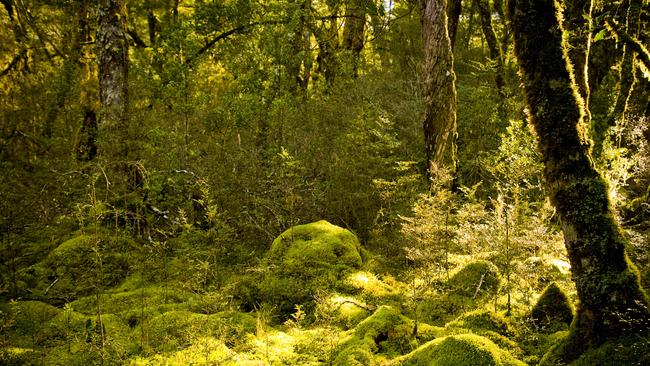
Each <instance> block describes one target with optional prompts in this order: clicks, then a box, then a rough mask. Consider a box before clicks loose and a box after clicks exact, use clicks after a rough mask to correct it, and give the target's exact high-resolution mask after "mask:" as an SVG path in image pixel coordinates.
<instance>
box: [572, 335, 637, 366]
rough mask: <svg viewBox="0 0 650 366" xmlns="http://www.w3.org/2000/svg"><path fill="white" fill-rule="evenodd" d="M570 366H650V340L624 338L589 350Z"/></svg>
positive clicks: (632, 337)
mask: <svg viewBox="0 0 650 366" xmlns="http://www.w3.org/2000/svg"><path fill="white" fill-rule="evenodd" d="M571 365H572V366H594V365H597V366H618V365H650V338H648V337H647V336H646V337H634V336H631V337H625V338H622V339H617V340H614V341H610V342H607V343H605V344H603V345H602V346H600V347H598V348H594V349H590V350H588V351H586V352H585V353H583V354H582V356H580V358H578V359H577V360H575V361H574V362H572V363H571Z"/></svg>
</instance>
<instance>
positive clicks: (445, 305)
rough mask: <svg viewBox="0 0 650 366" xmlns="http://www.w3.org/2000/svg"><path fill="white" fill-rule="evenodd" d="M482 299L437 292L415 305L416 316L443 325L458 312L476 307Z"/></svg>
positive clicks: (456, 315) (451, 319)
mask: <svg viewBox="0 0 650 366" xmlns="http://www.w3.org/2000/svg"><path fill="white" fill-rule="evenodd" d="M483 301H484V299H483V298H480V299H472V298H471V297H467V296H462V295H458V294H454V293H447V294H437V295H434V296H432V297H429V298H426V299H424V300H423V301H422V302H420V303H419V304H418V306H417V309H416V311H417V313H418V318H419V319H422V320H423V321H425V322H427V323H430V324H434V325H445V324H446V323H448V322H450V321H453V320H454V319H455V318H456V317H458V316H459V315H460V314H462V313H464V312H466V311H471V310H474V309H476V308H477V307H478V306H480V305H481V304H482V303H483Z"/></svg>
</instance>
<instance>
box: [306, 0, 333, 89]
mask: <svg viewBox="0 0 650 366" xmlns="http://www.w3.org/2000/svg"><path fill="white" fill-rule="evenodd" d="M338 11H339V9H338V7H337V6H333V7H332V8H331V9H330V13H331V15H332V18H331V19H330V20H329V21H327V20H323V22H322V24H321V25H320V26H315V25H314V26H313V27H312V29H311V30H312V32H313V34H314V37H315V38H316V43H318V56H316V71H317V72H318V73H319V74H321V75H322V76H323V77H324V78H325V84H326V85H328V86H331V85H332V84H333V83H334V79H335V77H336V73H337V70H338V62H337V59H336V50H337V49H338V47H339V36H338V24H337V21H336V18H337V14H338Z"/></svg>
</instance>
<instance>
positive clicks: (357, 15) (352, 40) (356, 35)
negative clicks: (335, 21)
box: [343, 0, 366, 78]
mask: <svg viewBox="0 0 650 366" xmlns="http://www.w3.org/2000/svg"><path fill="white" fill-rule="evenodd" d="M365 27H366V10H365V8H364V4H363V2H362V1H358V0H357V1H353V2H351V4H350V5H348V9H347V10H346V18H345V28H343V49H344V50H346V51H348V52H349V53H350V55H351V58H352V60H351V61H352V77H355V78H356V77H357V76H358V75H359V60H360V58H361V51H362V50H363V46H364V31H365Z"/></svg>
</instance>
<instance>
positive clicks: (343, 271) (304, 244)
mask: <svg viewBox="0 0 650 366" xmlns="http://www.w3.org/2000/svg"><path fill="white" fill-rule="evenodd" d="M362 258H363V256H362V250H361V245H360V244H359V240H358V239H357V238H356V236H355V235H354V234H352V233H351V232H350V231H348V230H346V229H343V228H340V227H338V226H335V225H332V224H330V223H328V222H327V221H318V222H315V223H311V224H306V225H298V226H295V227H293V228H291V229H289V230H287V231H285V232H284V233H282V234H281V235H280V236H279V237H278V238H277V239H275V240H274V241H273V244H272V246H271V250H270V251H269V253H268V255H267V257H266V259H265V261H264V263H263V270H262V271H260V272H258V273H254V274H250V275H248V276H245V277H243V278H241V279H240V285H239V286H238V287H237V288H236V289H235V295H236V297H237V298H238V299H240V300H242V302H243V305H244V308H245V309H252V308H254V307H256V306H257V305H258V304H259V303H260V302H262V301H263V302H266V303H269V304H270V305H272V306H274V307H275V308H276V309H277V310H278V312H279V315H280V316H279V319H280V320H284V319H287V318H289V317H290V315H291V314H292V313H293V312H294V310H295V307H296V305H302V306H303V308H304V309H305V310H307V311H308V313H309V314H310V316H312V315H311V314H312V313H313V312H312V311H311V310H313V307H314V304H313V299H314V297H315V296H316V295H317V294H319V293H322V292H327V291H332V290H336V289H338V288H344V287H346V286H347V285H346V284H345V281H344V279H345V277H346V275H347V274H348V273H350V272H351V271H352V270H353V269H354V268H359V267H360V266H361V263H362Z"/></svg>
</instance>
